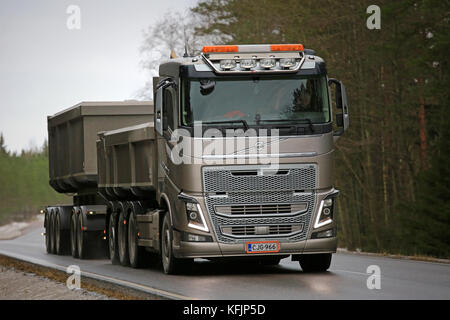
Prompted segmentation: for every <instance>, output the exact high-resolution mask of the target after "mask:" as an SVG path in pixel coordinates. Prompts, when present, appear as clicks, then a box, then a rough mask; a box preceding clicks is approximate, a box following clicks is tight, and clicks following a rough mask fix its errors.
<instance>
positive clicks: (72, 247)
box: [70, 213, 78, 258]
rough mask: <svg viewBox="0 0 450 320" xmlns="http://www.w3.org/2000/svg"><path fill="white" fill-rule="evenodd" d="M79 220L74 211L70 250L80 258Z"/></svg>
mask: <svg viewBox="0 0 450 320" xmlns="http://www.w3.org/2000/svg"><path fill="white" fill-rule="evenodd" d="M77 220H78V219H77V215H76V213H72V216H71V217H70V251H71V254H72V257H74V258H78V246H77V242H78V240H77V224H78V223H77Z"/></svg>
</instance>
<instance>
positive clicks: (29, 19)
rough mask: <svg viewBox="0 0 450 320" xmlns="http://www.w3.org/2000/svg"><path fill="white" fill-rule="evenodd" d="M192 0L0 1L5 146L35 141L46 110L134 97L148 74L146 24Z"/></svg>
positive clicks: (42, 131) (17, 147) (0, 112)
mask: <svg viewBox="0 0 450 320" xmlns="http://www.w3.org/2000/svg"><path fill="white" fill-rule="evenodd" d="M196 2H197V0H167V1H160V0H126V1H124V0H68V1H66V0H33V1H29V0H0V132H1V133H3V136H4V138H5V143H6V146H7V149H8V150H9V151H13V152H14V151H16V152H20V151H21V150H22V149H28V148H30V147H40V146H41V145H42V144H43V142H44V140H45V139H46V137H47V116H48V115H53V114H55V113H57V112H59V111H61V110H63V109H66V108H68V107H71V106H73V105H75V104H77V103H79V102H81V101H111V100H112V101H115V100H117V101H122V100H127V99H135V98H136V93H137V91H138V90H139V89H141V88H142V87H143V86H144V85H145V82H146V80H147V79H148V75H147V74H146V71H144V70H143V69H142V67H141V66H140V60H141V55H140V52H139V47H140V46H141V44H142V41H143V35H142V32H143V30H145V29H146V28H147V27H148V26H150V25H151V24H152V22H154V21H155V20H157V19H158V18H159V17H161V16H162V15H163V14H164V13H165V12H167V11H168V10H178V11H184V10H186V9H188V8H189V7H192V6H194V5H195V4H196ZM73 6H76V8H78V9H79V15H78V14H77V12H76V11H74V10H73ZM78 17H79V19H78ZM68 25H69V27H70V28H69V27H68ZM78 27H79V28H78Z"/></svg>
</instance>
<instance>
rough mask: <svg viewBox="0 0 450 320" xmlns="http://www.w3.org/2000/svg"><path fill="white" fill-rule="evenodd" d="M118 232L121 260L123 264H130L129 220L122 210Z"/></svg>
mask: <svg viewBox="0 0 450 320" xmlns="http://www.w3.org/2000/svg"><path fill="white" fill-rule="evenodd" d="M117 231H118V232H117V234H118V247H119V261H120V264H121V265H123V266H128V265H129V264H130V258H129V256H128V244H127V242H128V241H127V240H128V239H127V238H128V237H127V231H128V226H127V220H126V217H125V212H123V211H121V212H120V215H119V221H118V226H117Z"/></svg>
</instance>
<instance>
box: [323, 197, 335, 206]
mask: <svg viewBox="0 0 450 320" xmlns="http://www.w3.org/2000/svg"><path fill="white" fill-rule="evenodd" d="M332 205H333V199H331V198H330V199H325V200H323V206H324V207H331V206H332Z"/></svg>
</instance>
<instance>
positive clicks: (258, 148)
mask: <svg viewBox="0 0 450 320" xmlns="http://www.w3.org/2000/svg"><path fill="white" fill-rule="evenodd" d="M265 146H266V143H265V142H262V141H258V142H257V143H255V147H256V150H258V151H259V150H262V149H264V147H265Z"/></svg>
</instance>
